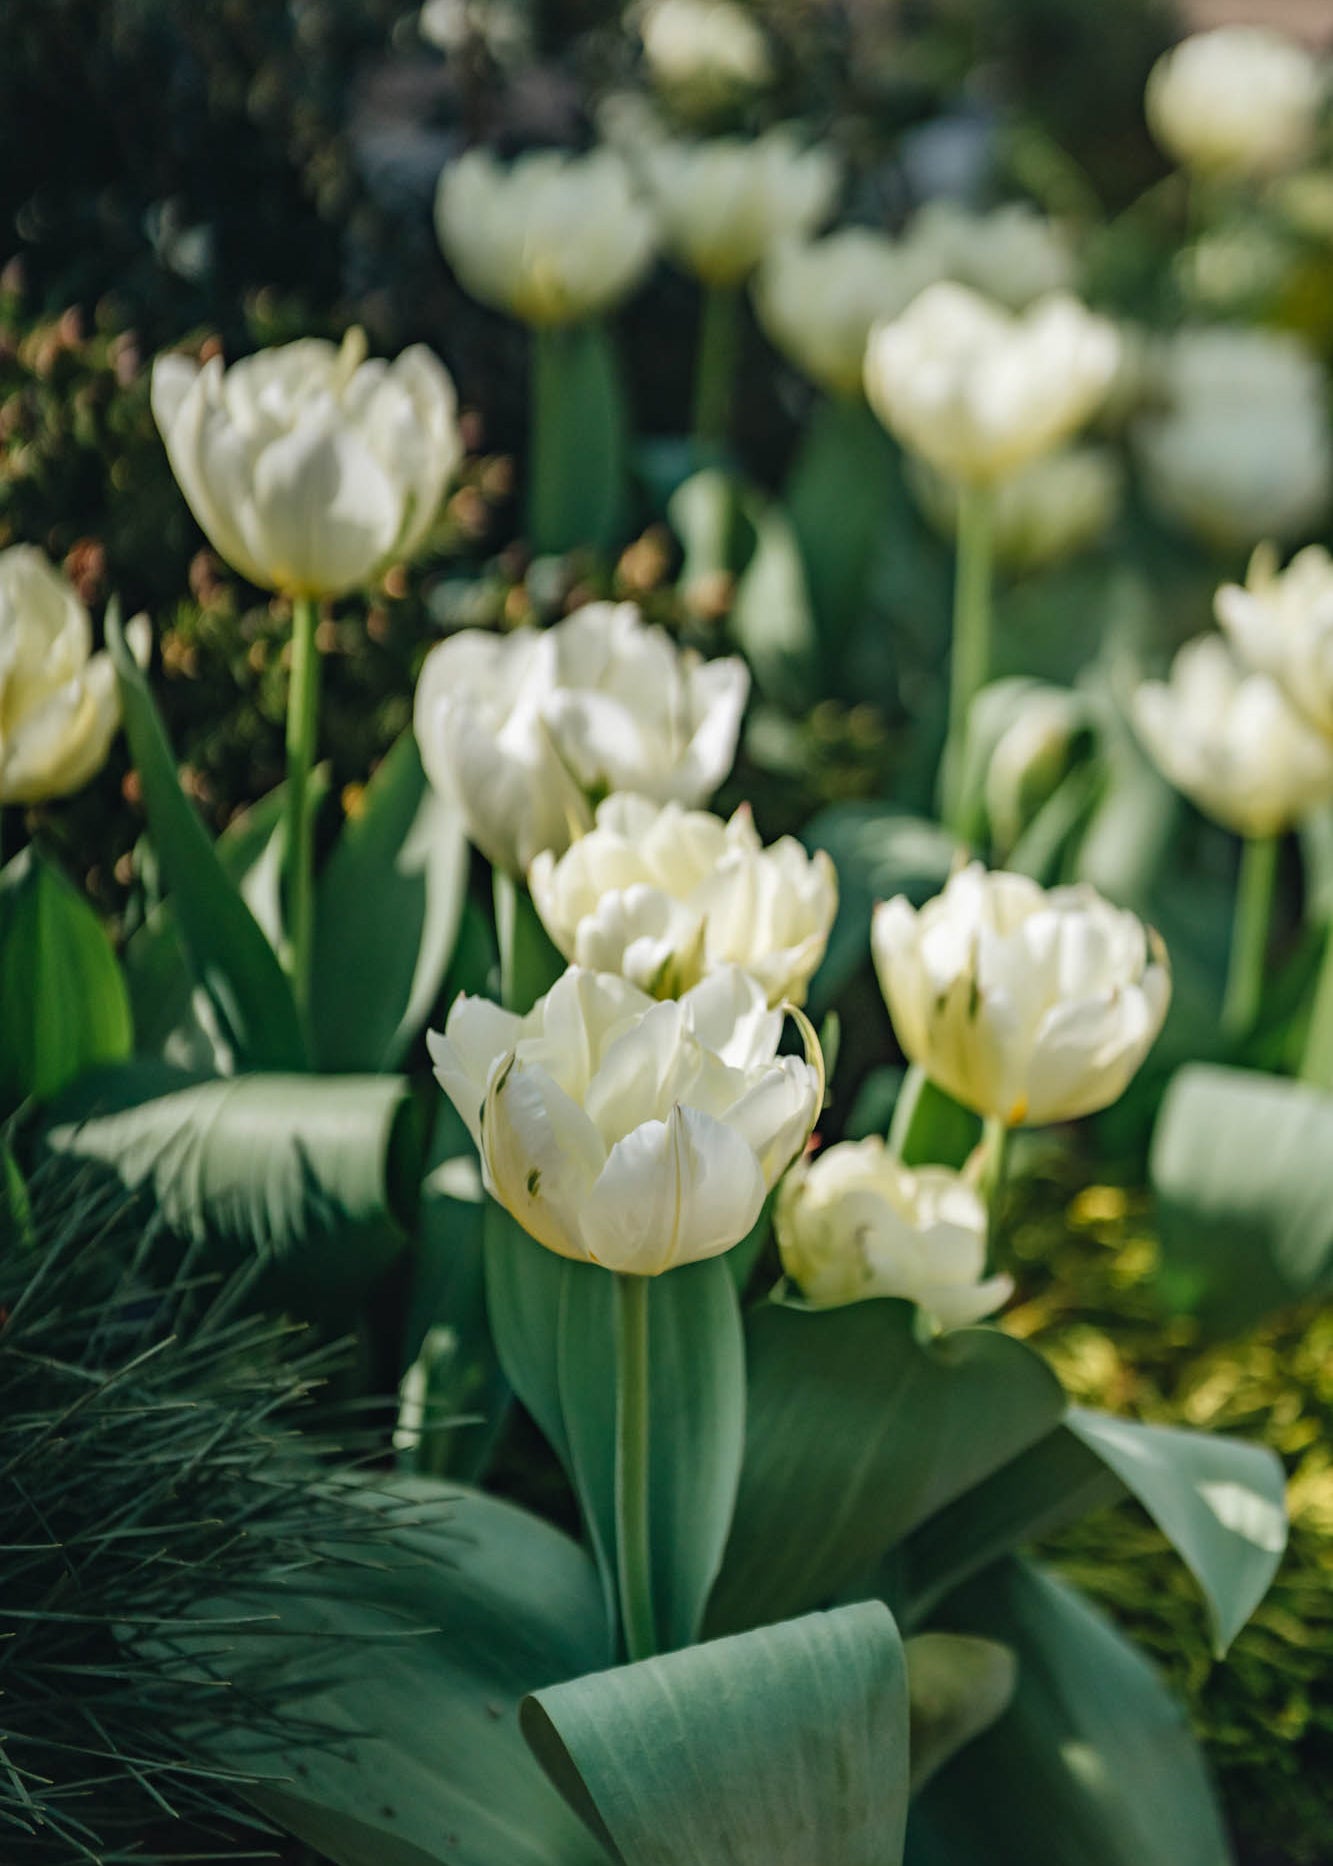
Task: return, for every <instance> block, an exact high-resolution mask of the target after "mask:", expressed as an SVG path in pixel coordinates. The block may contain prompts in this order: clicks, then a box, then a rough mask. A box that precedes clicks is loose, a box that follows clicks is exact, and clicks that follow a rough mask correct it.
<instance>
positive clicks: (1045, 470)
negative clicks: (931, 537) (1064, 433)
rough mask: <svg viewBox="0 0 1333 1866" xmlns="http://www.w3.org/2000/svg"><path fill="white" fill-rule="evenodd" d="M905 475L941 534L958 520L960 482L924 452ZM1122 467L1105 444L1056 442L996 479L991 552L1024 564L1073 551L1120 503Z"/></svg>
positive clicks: (1098, 532) (1102, 529)
mask: <svg viewBox="0 0 1333 1866" xmlns="http://www.w3.org/2000/svg"><path fill="white" fill-rule="evenodd" d="M907 483H908V485H909V486H910V487H911V490H912V493H913V495H914V497H915V498H916V500H917V503H918V504H919V505H920V506H921V508H922V510H923V511H924V512H925V514H926V516H927V518H929V519H930V521H931V523H932V524H933V525H934V526H935V527H936V529H937V530H939V531H941V532H942V533H943V534H944V535H945V536H946V537H949V538H951V537H953V535H954V533H955V531H956V530H957V527H958V505H959V488H958V485H957V484H956V482H954V481H953V480H951V479H949V478H948V477H947V475H945V474H943V473H940V472H937V471H936V469H935V468H934V467H932V466H930V465H929V464H928V463H927V462H926V461H924V460H920V459H917V460H911V461H909V462H908V472H907ZM1124 483H1125V475H1124V470H1123V468H1122V467H1121V464H1120V460H1119V457H1118V455H1116V454H1115V453H1113V452H1112V451H1111V449H1110V448H1109V447H1091V446H1085V447H1062V448H1061V449H1060V451H1059V452H1058V453H1052V454H1043V455H1042V456H1041V458H1040V459H1037V460H1033V461H1032V462H1030V464H1029V465H1027V466H1025V467H1021V468H1020V469H1019V470H1018V471H1017V472H1016V473H1011V474H1009V475H1008V476H1007V477H1006V478H1004V479H1002V480H1000V481H999V482H998V484H997V485H996V487H995V498H994V504H993V506H992V513H991V537H992V541H993V547H994V551H995V555H996V557H997V559H998V560H999V561H1000V562H1001V563H1002V564H1006V565H1008V567H1009V568H1010V569H1012V570H1015V571H1019V572H1027V571H1032V570H1041V569H1044V568H1046V567H1047V566H1048V565H1051V564H1057V563H1060V562H1062V561H1063V560H1064V559H1065V558H1068V557H1074V556H1076V555H1077V554H1078V552H1080V551H1083V550H1086V549H1087V548H1088V546H1089V545H1092V544H1096V543H1097V542H1098V540H1099V539H1101V538H1102V537H1104V536H1105V534H1106V532H1107V531H1108V530H1109V529H1110V527H1111V525H1112V524H1113V522H1114V521H1115V518H1116V516H1117V514H1118V513H1119V511H1120V506H1121V502H1122V500H1123V497H1124Z"/></svg>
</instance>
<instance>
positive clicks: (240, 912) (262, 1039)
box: [106, 610, 306, 1069]
mask: <svg viewBox="0 0 1333 1866" xmlns="http://www.w3.org/2000/svg"><path fill="white" fill-rule="evenodd" d="M106 639H107V648H108V650H109V651H110V654H111V658H112V660H113V662H114V663H115V668H116V678H117V681H118V682H119V686H120V701H121V709H122V712H123V714H124V721H125V735H126V737H127V739H128V740H129V746H130V751H131V754H132V755H133V758H134V763H135V767H136V769H137V771H138V773H139V781H140V783H141V784H142V786H143V796H144V806H145V808H146V810H147V812H148V827H149V830H150V832H151V834H152V839H153V847H154V850H155V852H156V854H157V858H158V861H159V862H160V863H161V866H162V874H163V877H164V879H165V882H166V885H167V888H168V890H169V892H170V894H171V898H172V905H173V911H174V913H175V916H176V921H177V924H178V926H179V928H180V934H181V939H182V942H183V944H184V946H185V950H186V953H187V955H188V958H189V961H190V966H191V969H192V971H193V972H194V974H195V976H196V978H197V980H198V982H199V984H200V985H201V986H202V987H203V989H204V990H205V991H206V992H207V993H208V996H209V998H210V1000H211V1001H212V1004H213V1008H214V1010H215V1012H216V1015H217V1021H218V1024H219V1026H220V1028H221V1031H222V1034H223V1037H224V1039H225V1041H226V1042H227V1044H228V1046H229V1048H230V1049H231V1051H232V1052H233V1053H234V1055H235V1056H236V1058H237V1061H238V1065H239V1066H241V1067H244V1068H251V1069H299V1068H302V1067H304V1065H305V1060H306V1058H305V1045H304V1042H303V1040H302V1036H301V1028H300V1022H299V1019H298V1017H297V1014H296V1004H295V1000H294V999H293V997H292V991H291V986H290V984H289V983H288V981H287V978H286V977H285V975H284V973H283V971H282V968H281V966H280V965H279V964H278V960H277V955H276V954H275V953H274V951H273V948H272V947H271V946H270V945H269V943H268V941H267V940H266V939H265V937H264V935H263V933H262V932H261V930H260V928H259V926H258V924H257V922H256V921H255V918H254V916H253V915H252V914H251V912H250V910H249V908H248V907H247V906H246V905H245V902H244V901H243V900H242V899H241V897H240V895H239V894H238V893H237V891H236V888H235V887H234V886H233V884H232V882H231V881H230V880H229V879H228V877H227V874H226V871H225V869H224V868H223V866H222V864H221V862H220V860H219V859H218V855H217V851H216V850H215V849H214V847H213V845H212V843H211V842H210V841H209V838H208V834H207V832H206V831H205V829H204V826H203V824H202V823H201V822H200V821H199V818H198V817H197V816H196V815H195V812H194V809H193V806H192V805H191V804H190V802H189V800H188V799H187V797H186V795H185V793H184V791H183V790H182V789H181V787H180V780H179V778H178V777H177V775H176V765H175V761H174V759H173V758H172V755H171V748H170V746H169V745H168V743H167V737H166V733H165V732H164V730H163V728H162V722H161V720H160V719H159V717H158V714H157V708H156V707H155V706H154V704H153V698H152V695H151V693H150V692H149V690H148V683H147V681H146V680H145V679H144V676H143V672H142V670H141V669H140V667H139V665H138V663H137V662H136V661H135V659H134V656H133V655H132V654H131V653H130V651H129V648H128V646H127V645H126V642H125V639H124V636H123V635H122V633H121V628H120V622H119V618H118V616H117V615H115V614H114V613H113V612H112V611H110V610H109V611H108V613H107V618H106Z"/></svg>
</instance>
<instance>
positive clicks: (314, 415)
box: [152, 330, 463, 597]
mask: <svg viewBox="0 0 1333 1866" xmlns="http://www.w3.org/2000/svg"><path fill="white" fill-rule="evenodd" d="M365 349H366V346H365V338H364V336H363V334H362V333H361V332H360V331H359V330H352V331H349V332H348V334H347V336H346V337H345V338H344V340H343V343H342V346H341V348H339V347H338V346H336V345H334V344H331V343H325V342H324V341H323V340H322V339H320V338H315V337H306V338H302V339H301V340H300V341H299V342H296V343H288V344H282V345H279V346H278V347H277V348H276V349H272V350H261V351H259V352H258V354H257V355H255V356H248V357H244V358H242V360H241V361H240V362H239V363H233V364H232V366H231V368H230V369H224V368H223V366H222V360H221V358H220V357H212V358H210V360H209V361H208V362H207V363H205V364H204V365H203V367H202V368H200V366H199V365H198V364H197V363H194V362H192V361H191V360H190V359H189V358H187V357H184V356H174V355H166V356H159V357H158V359H157V361H156V362H155V363H154V365H153V382H152V401H153V413H154V415H155V416H156V418H157V425H158V427H159V429H160V430H161V433H162V439H163V441H164V442H165V443H166V449H167V456H168V458H169V459H170V461H171V467H172V471H173V472H174V473H175V475H176V479H177V481H178V482H179V484H180V488H181V491H182V492H183V493H184V494H185V497H186V499H187V500H188V502H189V506H190V510H191V511H192V512H193V513H194V516H195V518H196V519H197V520H198V521H199V524H200V527H201V528H202V530H203V531H204V533H205V535H206V536H207V538H208V541H209V543H210V544H211V545H212V546H213V548H214V550H216V551H217V552H218V554H219V555H220V556H222V557H224V558H225V559H226V560H227V562H228V563H229V564H230V565H231V566H232V568H233V569H235V570H239V571H240V572H241V574H242V576H245V577H248V578H249V579H250V581H251V582H252V583H258V584H261V585H262V586H264V587H265V588H267V589H279V590H283V591H285V592H286V593H287V594H288V595H290V596H308V597H321V596H341V595H344V594H345V593H346V592H347V591H348V590H353V589H357V588H359V587H360V586H361V585H363V584H365V583H368V582H370V581H371V580H372V578H374V577H375V576H376V575H378V574H379V573H380V572H381V571H383V570H385V569H386V568H388V566H389V565H390V564H393V563H397V562H400V561H402V560H403V559H406V558H410V557H411V556H413V554H414V553H415V552H416V551H417V550H419V549H420V547H421V545H422V543H423V542H424V541H425V538H426V534H427V533H428V531H429V530H430V527H431V525H432V524H433V522H434V520H435V515H436V513H437V511H438V510H439V505H440V500H441V499H442V498H443V496H444V490H445V487H446V486H447V485H448V483H449V480H450V478H451V477H452V475H453V473H454V471H455V469H456V468H457V466H458V463H459V461H460V459H461V458H462V453H463V446H462V441H461V439H460V437H459V432H458V422H457V419H456V409H457V402H456V398H455V395H454V386H453V383H452V381H451V380H450V378H449V375H448V374H447V372H446V371H445V369H444V368H443V367H442V365H441V364H440V363H439V361H438V360H437V358H436V357H435V356H434V355H433V354H432V353H431V351H429V350H428V349H426V348H425V346H424V345H422V344H414V345H412V347H411V348H410V349H407V350H404V351H403V353H402V355H401V356H399V357H398V358H397V359H396V361H394V362H393V363H386V362H383V361H382V360H380V359H378V358H376V359H372V360H371V361H366V360H365Z"/></svg>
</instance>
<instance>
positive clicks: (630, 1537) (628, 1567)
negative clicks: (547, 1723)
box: [616, 1274, 657, 1661]
mask: <svg viewBox="0 0 1333 1866" xmlns="http://www.w3.org/2000/svg"><path fill="white" fill-rule="evenodd" d="M648 1430H649V1424H648V1279H647V1277H646V1276H622V1275H619V1274H617V1276H616V1562H617V1577H618V1580H619V1585H620V1617H621V1621H622V1624H623V1625H624V1629H625V1651H626V1654H627V1655H628V1657H629V1658H630V1659H631V1661H632V1660H635V1659H648V1658H651V1657H652V1656H653V1654H654V1653H655V1652H656V1651H657V1629H656V1627H655V1625H654V1621H653V1589H652V1543H651V1540H650V1537H649V1526H648Z"/></svg>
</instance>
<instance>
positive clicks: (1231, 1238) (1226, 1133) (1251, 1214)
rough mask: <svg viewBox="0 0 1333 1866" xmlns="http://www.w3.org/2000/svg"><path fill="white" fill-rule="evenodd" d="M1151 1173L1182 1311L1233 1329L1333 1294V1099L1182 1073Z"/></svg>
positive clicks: (1312, 1091)
mask: <svg viewBox="0 0 1333 1866" xmlns="http://www.w3.org/2000/svg"><path fill="white" fill-rule="evenodd" d="M1150 1174H1151V1179H1152V1184H1153V1188H1154V1190H1155V1192H1156V1195H1157V1209H1158V1218H1159V1223H1160V1229H1161V1239H1162V1255H1163V1266H1162V1287H1163V1290H1164V1293H1165V1294H1166V1296H1167V1299H1168V1300H1169V1301H1170V1302H1172V1303H1173V1304H1174V1305H1175V1306H1176V1307H1178V1308H1183V1309H1188V1310H1195V1311H1198V1312H1199V1313H1200V1315H1201V1316H1202V1318H1203V1319H1204V1321H1205V1322H1206V1323H1207V1324H1208V1325H1209V1326H1210V1327H1213V1328H1216V1329H1220V1330H1227V1329H1232V1328H1240V1327H1247V1326H1250V1325H1252V1324H1253V1323H1254V1321H1255V1320H1256V1319H1257V1318H1258V1317H1259V1316H1262V1315H1263V1314H1265V1313H1266V1312H1268V1311H1269V1310H1272V1309H1276V1308H1280V1307H1281V1306H1282V1305H1284V1304H1285V1303H1289V1302H1294V1301H1297V1300H1299V1299H1301V1298H1303V1297H1307V1296H1311V1295H1314V1294H1315V1293H1316V1292H1318V1291H1322V1290H1327V1289H1330V1288H1333V1095H1330V1094H1328V1093H1326V1092H1325V1091H1324V1090H1321V1089H1316V1088H1313V1087H1311V1086H1309V1085H1308V1084H1306V1083H1302V1082H1289V1081H1286V1080H1284V1079H1283V1078H1281V1077H1278V1076H1269V1075H1261V1074H1259V1073H1257V1072H1255V1071H1251V1070H1243V1069H1224V1068H1219V1067H1215V1066H1212V1065H1202V1064H1201V1065H1195V1066H1192V1067H1189V1068H1185V1069H1182V1070H1180V1072H1179V1073H1178V1074H1177V1075H1176V1076H1175V1078H1174V1079H1173V1081H1172V1083H1171V1086H1170V1088H1169V1089H1168V1091H1167V1094H1166V1098H1165V1100H1164V1101H1163V1103H1162V1109H1161V1113H1160V1115H1159V1117H1158V1121H1157V1127H1156V1130H1155V1132H1154V1135H1153V1144H1152V1159H1151V1167H1150Z"/></svg>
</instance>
